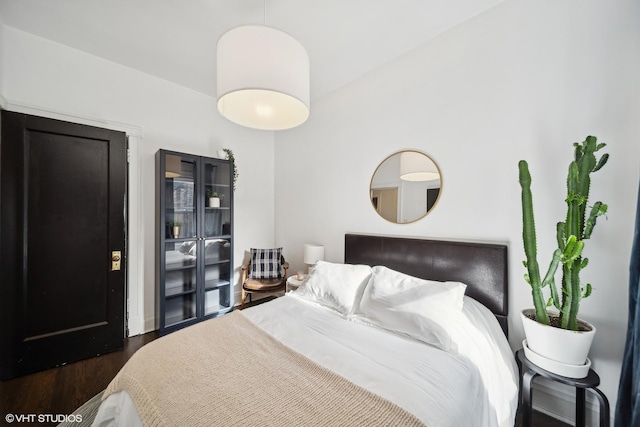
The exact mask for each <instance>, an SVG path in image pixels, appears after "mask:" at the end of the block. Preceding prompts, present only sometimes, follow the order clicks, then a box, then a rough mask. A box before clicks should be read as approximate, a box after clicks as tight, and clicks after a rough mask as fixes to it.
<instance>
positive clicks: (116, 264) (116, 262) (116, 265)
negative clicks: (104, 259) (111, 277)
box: [111, 251, 122, 271]
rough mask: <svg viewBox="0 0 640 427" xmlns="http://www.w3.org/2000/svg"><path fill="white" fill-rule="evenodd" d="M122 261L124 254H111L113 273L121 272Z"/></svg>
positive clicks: (116, 252) (118, 252) (117, 252)
mask: <svg viewBox="0 0 640 427" xmlns="http://www.w3.org/2000/svg"><path fill="white" fill-rule="evenodd" d="M121 259H122V253H121V252H120V251H113V252H111V271H118V270H120V260H121Z"/></svg>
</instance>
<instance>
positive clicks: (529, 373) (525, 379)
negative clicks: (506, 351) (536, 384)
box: [516, 349, 610, 427]
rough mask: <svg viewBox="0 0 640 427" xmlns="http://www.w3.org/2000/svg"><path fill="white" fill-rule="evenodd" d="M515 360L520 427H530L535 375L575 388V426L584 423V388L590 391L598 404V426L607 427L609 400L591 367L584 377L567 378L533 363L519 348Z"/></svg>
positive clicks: (577, 426) (581, 425) (579, 426)
mask: <svg viewBox="0 0 640 427" xmlns="http://www.w3.org/2000/svg"><path fill="white" fill-rule="evenodd" d="M516 362H517V363H518V367H519V368H520V393H521V399H520V402H519V403H522V427H531V404H532V402H531V397H532V393H533V389H532V385H533V379H534V378H535V377H537V376H541V377H544V378H548V379H550V380H553V381H557V382H559V383H562V384H566V385H569V386H571V387H575V389H576V427H584V425H585V412H586V407H585V390H588V391H589V392H591V393H592V394H593V395H594V396H595V398H596V399H597V400H598V403H599V404H600V427H609V422H610V418H609V400H607V396H605V395H604V393H602V392H601V391H600V390H598V388H597V387H598V385H600V377H599V376H598V374H596V373H595V371H594V370H593V369H590V370H589V374H588V375H587V377H586V378H568V377H563V376H562V375H558V374H554V373H553V372H549V371H546V370H544V369H542V368H541V367H539V366H537V365H535V364H534V363H533V362H531V361H530V360H529V359H527V356H525V354H524V350H523V349H520V350H518V351H517V352H516Z"/></svg>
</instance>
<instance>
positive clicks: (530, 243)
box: [518, 136, 609, 378]
mask: <svg viewBox="0 0 640 427" xmlns="http://www.w3.org/2000/svg"><path fill="white" fill-rule="evenodd" d="M604 146H605V144H602V143H600V144H598V143H597V139H596V137H594V136H588V137H587V138H586V140H585V141H583V142H582V143H574V150H575V152H574V160H573V161H571V163H570V165H569V171H568V176H567V198H566V200H565V201H566V203H567V216H566V220H565V221H563V222H559V223H557V225H556V240H557V245H558V247H557V248H556V249H555V250H554V252H553V254H552V258H551V262H550V263H549V267H548V269H547V271H546V273H545V275H544V277H542V276H541V274H540V269H539V266H538V261H537V247H536V230H535V224H534V217H533V201H532V195H531V174H530V173H529V166H528V164H527V162H526V161H525V160H521V161H520V163H519V164H518V168H519V181H520V186H521V189H522V221H523V222H522V224H523V227H522V239H523V243H524V250H525V254H526V258H527V259H526V261H524V265H525V267H526V269H527V274H525V280H526V281H527V283H529V285H530V286H531V294H532V297H533V305H534V307H535V308H534V309H525V310H523V311H522V316H521V317H522V322H523V326H524V330H525V336H526V343H524V347H525V353H526V352H527V351H529V352H531V353H530V354H531V355H532V356H535V357H536V360H537V361H540V362H541V363H544V365H545V366H541V367H542V368H544V369H546V370H549V371H552V372H555V373H558V374H560V375H564V376H570V377H576V378H581V377H584V376H586V374H587V373H588V371H589V369H588V366H589V360H588V358H587V355H588V353H589V348H590V347H591V342H592V340H593V337H594V335H595V327H593V326H592V325H590V324H589V323H587V322H585V321H583V320H580V319H578V310H579V308H580V300H581V299H582V298H586V297H588V296H589V295H590V294H591V291H592V287H591V284H589V283H587V284H582V283H581V281H580V272H581V270H582V269H584V268H585V267H586V266H587V264H588V259H587V258H584V257H583V256H582V251H583V249H584V244H585V240H587V239H589V238H590V237H591V233H592V231H593V229H594V227H595V225H596V219H597V218H598V217H599V216H601V215H604V214H606V212H607V205H605V204H603V203H602V202H596V203H594V204H593V205H592V206H590V205H589V204H588V198H589V188H590V183H591V178H590V174H591V173H593V172H597V171H598V170H600V169H601V168H602V167H603V166H604V165H605V164H606V163H607V160H608V158H609V155H608V154H603V155H602V156H601V157H600V158H599V159H597V158H596V155H595V153H596V152H597V151H599V150H600V149H602V148H603V147H604ZM559 266H562V285H561V287H560V291H558V288H557V286H556V283H555V275H556V271H557V270H558V268H559ZM545 287H548V288H549V290H550V298H549V300H548V301H545V299H544V296H543V293H542V290H543V288H545ZM550 306H553V307H555V308H556V310H557V313H555V312H549V311H547V307H550ZM538 357H539V358H538ZM532 361H533V362H534V363H537V362H536V361H534V360H532Z"/></svg>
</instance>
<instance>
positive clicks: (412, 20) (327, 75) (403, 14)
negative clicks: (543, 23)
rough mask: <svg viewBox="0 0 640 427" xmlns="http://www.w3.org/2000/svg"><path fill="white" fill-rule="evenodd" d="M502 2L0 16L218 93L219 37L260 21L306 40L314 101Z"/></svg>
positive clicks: (122, 6) (5, 8)
mask: <svg viewBox="0 0 640 427" xmlns="http://www.w3.org/2000/svg"><path fill="white" fill-rule="evenodd" d="M502 1H503V0H322V1H320V0H267V1H265V0H0V20H1V21H3V22H4V24H5V25H7V26H10V27H14V28H17V29H20V30H23V31H26V32H29V33H33V34H36V35H38V36H41V37H44V38H47V39H51V40H53V41H56V42H58V43H61V44H64V45H67V46H70V47H72V48H75V49H79V50H81V51H84V52H87V53H90V54H92V55H96V56H99V57H102V58H105V59H108V60H111V61H113V62H116V63H119V64H122V65H124V66H127V67H130V68H133V69H136V70H140V71H142V72H145V73H148V74H151V75H154V76H157V77H160V78H162V79H165V80H168V81H171V82H174V83H177V84H179V85H182V86H186V87H188V88H191V89H194V90H196V91H199V92H202V93H205V94H207V95H211V96H214V97H215V69H216V67H215V57H216V52H215V50H216V43H217V41H218V38H219V37H220V36H221V35H222V34H223V33H224V32H225V31H227V30H229V29H231V28H234V27H236V26H238V25H243V24H263V23H265V20H266V25H269V26H272V27H276V28H278V29H280V30H283V31H286V32H288V33H289V34H291V35H292V36H294V37H295V38H296V39H298V40H299V41H300V42H301V43H302V44H303V46H305V47H306V49H307V52H308V53H309V57H310V61H311V98H312V100H315V99H318V98H321V97H323V96H324V95H326V94H328V93H330V92H331V91H333V90H336V89H338V88H340V87H342V86H344V85H346V84H348V83H349V82H351V81H353V80H354V79H356V78H358V77H360V76H362V75H363V74H365V73H367V72H368V71H370V70H372V69H374V68H376V67H378V66H380V65H382V64H384V63H386V62H388V61H390V60H392V59H393V58H395V57H397V56H399V55H401V54H403V53H405V52H407V51H409V50H411V49H413V48H415V47H417V46H419V45H421V44H423V43H424V42H425V41H427V40H429V39H431V38H433V37H435V36H436V35H438V34H440V33H442V32H444V31H446V30H448V29H450V28H452V27H454V26H456V25H458V24H460V23H461V22H463V21H465V20H468V19H470V18H472V17H473V16H475V15H478V14H479V13H482V12H483V11H485V10H487V9H489V8H491V7H493V6H495V5H497V4H498V3H501V2H502ZM265 5H266V12H265Z"/></svg>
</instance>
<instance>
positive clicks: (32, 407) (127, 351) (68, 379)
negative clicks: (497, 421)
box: [0, 303, 569, 427]
mask: <svg viewBox="0 0 640 427" xmlns="http://www.w3.org/2000/svg"><path fill="white" fill-rule="evenodd" d="M254 304H255V303H254ZM157 336H158V335H157V333H156V332H151V333H148V334H145V335H139V336H136V337H132V338H129V339H127V340H126V341H125V347H124V349H123V350H121V351H116V352H113V353H109V354H105V355H102V356H99V357H94V358H91V359H86V360H81V361H79V362H75V363H71V364H69V365H66V366H62V367H59V368H54V369H49V370H47V371H43V372H38V373H35V374H31V375H27V376H24V377H20V378H16V379H13V380H9V381H0V425H5V415H6V414H71V413H72V412H73V411H74V410H75V409H77V408H78V407H80V406H81V405H82V404H83V403H85V402H86V401H87V400H89V399H91V398H92V397H93V396H95V395H96V394H98V393H99V392H101V391H102V390H104V389H105V387H106V386H107V385H108V384H109V382H110V381H111V380H112V379H113V377H114V376H115V375H116V373H117V372H118V371H119V370H120V368H121V367H122V366H123V365H124V364H125V362H126V361H127V360H128V359H129V358H130V357H131V355H133V353H135V352H136V350H138V349H139V348H140V347H142V346H143V345H145V344H147V343H148V342H150V341H152V340H154V339H156V338H157ZM519 418H520V417H518V420H517V422H516V427H520V426H521V425H522V423H521V421H520V419H519ZM20 425H27V424H26V423H20ZM38 425H47V424H38ZM49 425H53V424H49ZM533 425H534V426H536V427H569V426H568V425H567V424H564V423H562V422H559V421H557V420H555V419H554V418H551V417H548V416H546V415H544V414H540V413H537V412H534V416H533Z"/></svg>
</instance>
